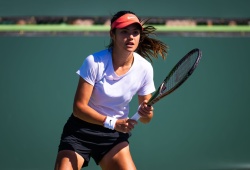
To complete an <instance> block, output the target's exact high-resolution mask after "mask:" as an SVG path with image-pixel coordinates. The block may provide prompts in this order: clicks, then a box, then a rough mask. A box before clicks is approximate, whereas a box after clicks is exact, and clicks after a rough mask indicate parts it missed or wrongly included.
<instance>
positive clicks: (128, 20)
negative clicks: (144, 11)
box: [111, 14, 142, 30]
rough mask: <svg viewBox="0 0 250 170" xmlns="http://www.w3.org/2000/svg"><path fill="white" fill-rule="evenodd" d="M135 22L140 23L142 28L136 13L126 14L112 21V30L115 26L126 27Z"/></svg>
mask: <svg viewBox="0 0 250 170" xmlns="http://www.w3.org/2000/svg"><path fill="white" fill-rule="evenodd" d="M134 23H137V24H139V25H140V27H141V29H142V25H141V23H140V21H139V19H138V18H137V16H135V15H134V14H125V15H123V16H121V17H120V18H118V19H117V20H115V21H114V22H113V23H112V25H111V30H112V29H114V28H124V27H126V26H128V25H131V24H134Z"/></svg>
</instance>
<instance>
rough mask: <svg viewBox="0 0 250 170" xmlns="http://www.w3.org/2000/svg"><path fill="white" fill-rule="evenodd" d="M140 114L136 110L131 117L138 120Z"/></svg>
mask: <svg viewBox="0 0 250 170" xmlns="http://www.w3.org/2000/svg"><path fill="white" fill-rule="evenodd" d="M140 117H141V116H140V115H139V113H138V112H136V113H135V114H134V115H133V116H132V117H131V119H133V120H136V121H137V120H139V119H140Z"/></svg>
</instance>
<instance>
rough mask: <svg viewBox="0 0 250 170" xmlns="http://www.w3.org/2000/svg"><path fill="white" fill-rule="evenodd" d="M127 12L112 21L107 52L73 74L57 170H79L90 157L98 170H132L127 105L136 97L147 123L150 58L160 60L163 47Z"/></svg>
mask: <svg viewBox="0 0 250 170" xmlns="http://www.w3.org/2000/svg"><path fill="white" fill-rule="evenodd" d="M154 31H155V28H154V27H152V26H147V27H144V28H143V24H142V23H141V22H140V20H139V19H138V17H137V16H136V15H135V14H134V13H133V12H130V11H120V12H118V13H116V14H115V15H114V16H113V18H112V20H111V28H110V37H111V41H110V44H109V45H108V47H107V49H104V50H102V51H99V52H96V53H93V54H92V55H89V56H88V57H87V58H86V59H85V60H84V61H83V64H82V66H81V67H80V68H79V70H78V71H77V74H78V75H79V83H78V87H77V90H76V94H75V99H74V105H73V113H72V115H71V116H70V117H69V119H68V121H67V122H66V124H65V125H64V128H63V132H62V135H61V141H60V145H59V150H58V155H57V159H56V163H55V169H56V170H70V169H73V170H80V169H81V168H82V167H86V166H88V163H89V161H90V158H91V157H92V158H93V159H94V161H95V162H96V164H97V165H99V166H100V167H101V169H103V170H119V169H122V170H135V169H136V166H135V164H134V162H133V159H132V157H131V154H130V149H129V141H128V139H129V137H130V136H131V130H132V129H134V127H135V125H136V124H137V121H135V120H132V119H129V118H128V114H129V103H130V101H131V99H132V97H133V96H134V95H137V96H138V101H139V106H140V107H138V112H139V114H140V115H141V118H140V121H141V122H142V123H148V122H150V120H151V119H152V117H153V107H150V106H147V101H148V99H149V98H150V97H151V93H152V92H154V91H155V86H154V81H153V68H152V65H151V63H150V62H149V61H148V60H150V61H152V60H151V58H152V57H154V58H157V56H158V55H160V56H161V57H162V58H165V57H166V55H167V49H168V47H167V45H166V44H164V43H162V42H161V41H159V40H157V39H154V38H152V37H149V36H150V34H151V33H153V32H154Z"/></svg>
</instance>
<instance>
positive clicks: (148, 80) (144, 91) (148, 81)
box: [138, 65, 155, 96]
mask: <svg viewBox="0 0 250 170" xmlns="http://www.w3.org/2000/svg"><path fill="white" fill-rule="evenodd" d="M144 73H145V74H144V78H143V80H142V86H141V88H140V89H139V91H138V95H141V96H143V95H148V94H151V93H153V92H154V91H155V85H154V72H153V67H152V65H148V66H147V69H145V72H144Z"/></svg>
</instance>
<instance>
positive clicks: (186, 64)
mask: <svg viewBox="0 0 250 170" xmlns="http://www.w3.org/2000/svg"><path fill="white" fill-rule="evenodd" d="M197 56H198V54H197V53H193V54H191V55H189V56H188V57H186V58H185V59H184V60H183V61H182V62H181V63H180V65H178V66H177V67H176V68H175V69H174V70H173V72H172V74H171V76H170V77H169V79H168V80H166V91H170V90H171V89H172V88H173V87H175V86H176V85H177V84H179V83H180V82H181V81H183V79H185V78H186V77H187V76H189V72H190V70H192V67H193V66H194V64H195V63H196V60H197Z"/></svg>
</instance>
